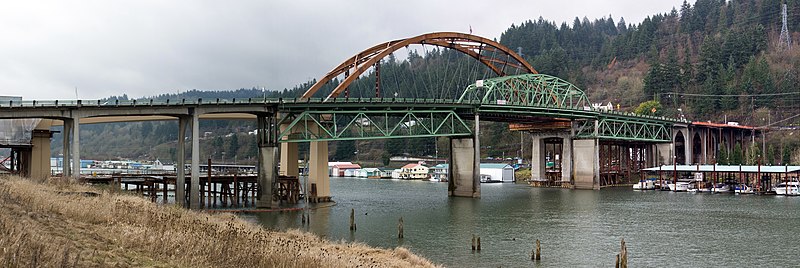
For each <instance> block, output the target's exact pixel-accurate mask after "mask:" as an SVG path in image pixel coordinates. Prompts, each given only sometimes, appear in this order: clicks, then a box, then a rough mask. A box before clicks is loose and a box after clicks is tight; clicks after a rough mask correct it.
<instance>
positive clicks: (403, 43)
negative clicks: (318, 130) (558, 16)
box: [301, 32, 538, 100]
mask: <svg viewBox="0 0 800 268" xmlns="http://www.w3.org/2000/svg"><path fill="white" fill-rule="evenodd" d="M414 44H419V45H433V46H439V47H445V48H450V49H454V50H456V51H458V52H461V53H464V54H466V55H468V56H470V57H472V58H474V59H476V60H478V61H479V62H481V63H482V64H484V65H486V66H487V67H488V68H489V69H491V70H492V71H493V72H494V73H495V74H497V75H499V76H505V75H506V74H507V73H508V70H511V69H514V70H517V71H518V73H534V74H535V73H538V72H537V71H536V69H534V68H533V67H532V66H531V65H530V64H529V63H528V62H527V61H525V59H523V58H522V57H521V56H520V55H518V54H517V53H515V52H514V51H512V50H511V49H508V48H507V47H505V46H503V45H501V44H500V43H498V42H495V41H493V40H490V39H487V38H483V37H480V36H477V35H471V34H465V33H456V32H436V33H428V34H423V35H418V36H414V37H410V38H404V39H398V40H393V41H389V42H385V43H381V44H378V45H375V46H373V47H371V48H368V49H366V50H364V51H361V52H359V53H358V54H356V55H353V56H352V57H350V58H348V59H346V60H345V61H344V62H342V63H341V64H339V65H338V66H336V67H335V68H333V70H331V71H330V72H328V73H327V74H326V75H325V76H323V77H322V78H320V79H319V80H318V81H317V82H316V83H315V84H314V85H313V86H311V88H309V89H308V90H307V91H306V92H305V93H303V95H302V96H301V98H311V97H312V96H313V95H314V93H316V92H317V91H319V89H320V88H322V86H324V85H325V84H327V83H329V82H330V81H331V80H332V79H333V78H335V77H337V76H339V75H342V74H344V75H345V79H344V80H343V81H342V82H341V83H340V84H339V85H338V86H336V88H334V89H333V91H332V92H331V93H330V94H329V95H328V96H327V97H326V98H325V99H326V100H327V99H330V98H335V97H337V96H339V94H341V93H342V92H343V91H344V90H345V89H346V88H347V87H348V86H350V84H351V83H352V82H353V81H355V79H357V78H358V77H359V76H360V75H361V74H363V73H364V72H365V71H367V69H369V68H370V67H371V66H373V65H375V64H376V63H378V62H379V61H380V60H381V59H383V58H384V57H387V56H389V55H390V54H392V53H394V52H395V51H397V50H399V49H402V48H405V47H407V46H409V45H414ZM509 68H510V69H509Z"/></svg>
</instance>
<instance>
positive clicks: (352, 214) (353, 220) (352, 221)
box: [350, 208, 356, 231]
mask: <svg viewBox="0 0 800 268" xmlns="http://www.w3.org/2000/svg"><path fill="white" fill-rule="evenodd" d="M355 230H356V210H355V209H353V208H351V209H350V231H355Z"/></svg>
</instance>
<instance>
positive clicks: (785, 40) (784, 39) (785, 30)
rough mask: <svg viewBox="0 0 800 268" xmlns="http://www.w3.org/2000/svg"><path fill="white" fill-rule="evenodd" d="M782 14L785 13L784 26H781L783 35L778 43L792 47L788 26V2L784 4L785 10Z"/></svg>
mask: <svg viewBox="0 0 800 268" xmlns="http://www.w3.org/2000/svg"><path fill="white" fill-rule="evenodd" d="M781 14H782V15H783V20H782V21H783V26H781V37H780V39H779V40H778V43H779V44H780V45H781V46H784V47H785V48H792V39H791V38H789V29H788V28H787V26H786V17H787V15H786V4H783V11H782V12H781Z"/></svg>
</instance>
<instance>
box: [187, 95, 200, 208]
mask: <svg viewBox="0 0 800 268" xmlns="http://www.w3.org/2000/svg"><path fill="white" fill-rule="evenodd" d="M191 113H192V169H191V170H192V179H191V182H190V186H189V207H190V208H192V209H199V208H200V115H199V114H198V113H197V111H196V110H194V111H191Z"/></svg>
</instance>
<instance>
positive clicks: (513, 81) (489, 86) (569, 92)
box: [459, 74, 592, 110]
mask: <svg viewBox="0 0 800 268" xmlns="http://www.w3.org/2000/svg"><path fill="white" fill-rule="evenodd" d="M473 100H479V101H480V103H482V104H496V105H511V106H538V107H557V108H569V109H580V110H583V109H586V107H589V109H591V107H592V104H591V102H589V98H588V97H587V96H586V94H585V93H584V92H583V90H581V89H579V88H578V87H576V86H575V85H573V84H570V83H569V82H567V81H565V80H563V79H561V78H558V77H555V76H550V75H546V74H522V75H513V76H502V77H496V78H490V79H485V80H479V81H477V82H475V83H474V84H472V85H469V86H468V87H467V89H466V90H465V91H464V93H463V94H462V95H461V98H459V102H462V101H473Z"/></svg>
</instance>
